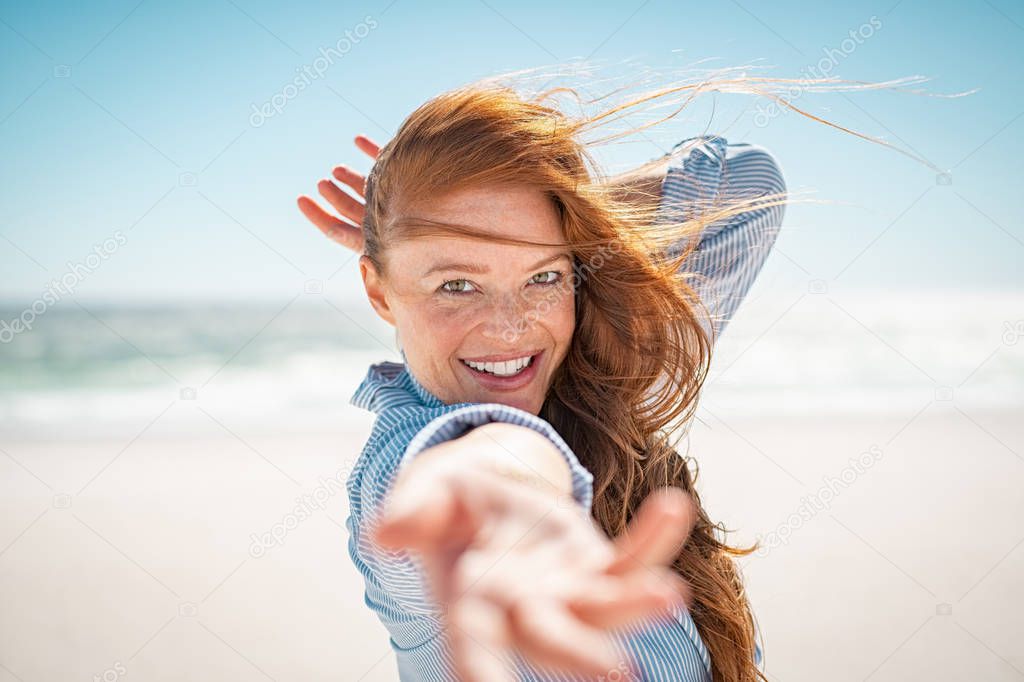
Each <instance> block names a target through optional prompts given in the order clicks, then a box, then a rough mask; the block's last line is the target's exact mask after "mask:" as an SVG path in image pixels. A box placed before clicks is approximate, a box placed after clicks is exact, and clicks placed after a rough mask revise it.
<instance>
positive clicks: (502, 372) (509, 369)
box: [463, 355, 533, 377]
mask: <svg viewBox="0 0 1024 682" xmlns="http://www.w3.org/2000/svg"><path fill="white" fill-rule="evenodd" d="M532 359H533V356H532V355H526V356H524V357H521V358H517V359H515V360H505V361H504V362H471V361H469V360H463V362H465V363H466V364H467V365H469V366H470V367H472V368H473V369H475V370H479V371H481V372H488V373H489V374H493V375H495V376H499V377H510V376H513V375H515V374H519V373H520V372H522V371H523V370H524V369H525V368H526V366H527V365H529V364H530V360H532Z"/></svg>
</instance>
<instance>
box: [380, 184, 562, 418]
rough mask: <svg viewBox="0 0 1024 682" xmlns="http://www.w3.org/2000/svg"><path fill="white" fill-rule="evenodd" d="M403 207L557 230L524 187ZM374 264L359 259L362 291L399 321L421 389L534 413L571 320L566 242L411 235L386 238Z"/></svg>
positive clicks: (516, 232) (481, 223) (494, 224)
mask: <svg viewBox="0 0 1024 682" xmlns="http://www.w3.org/2000/svg"><path fill="white" fill-rule="evenodd" d="M409 213H410V214H412V215H415V216H416V217H419V218H427V219H431V220H438V221H445V222H449V223H459V224H463V225H468V226H471V227H473V228H476V229H477V230H479V231H482V232H486V233H489V234H493V235H500V236H506V237H512V238H516V239H527V240H531V241H537V242H547V243H560V242H562V241H563V239H564V237H563V234H562V228H561V222H560V220H559V216H558V212H557V209H556V207H555V205H554V204H553V202H552V201H551V200H550V198H548V197H547V196H545V195H544V193H542V192H541V191H540V190H537V189H532V188H525V187H517V186H503V187H479V188H471V189H465V190H460V191H458V192H453V193H450V194H448V195H446V196H444V197H442V198H439V199H438V200H436V201H433V202H431V203H430V204H429V205H428V206H422V207H416V208H415V209H414V210H411V211H409ZM383 261H384V269H385V272H383V273H380V272H377V271H376V269H375V268H374V267H373V264H372V263H370V262H369V260H368V259H366V258H363V259H361V260H360V270H361V272H362V275H363V281H364V284H365V285H366V291H367V295H368V296H369V298H370V302H371V304H372V305H373V306H374V309H375V310H376V311H377V313H378V314H379V315H380V316H381V317H382V318H384V319H385V320H387V321H388V322H390V323H391V324H393V325H394V326H395V327H396V328H397V330H398V337H399V340H400V341H401V344H402V348H403V350H404V351H405V356H406V360H407V362H408V367H409V370H410V371H411V372H412V374H413V376H414V377H416V379H417V381H419V382H420V383H421V384H422V385H423V387H424V388H426V389H427V390H428V391H430V392H431V393H433V394H434V395H436V396H437V397H438V398H440V399H441V400H442V401H444V402H445V403H447V404H451V403H456V402H486V403H501V404H504V405H510V406H513V407H518V408H520V409H523V410H526V411H528V412H531V413H532V414H537V413H538V412H539V411H540V408H541V406H542V405H543V403H544V398H545V396H546V395H547V391H548V388H549V387H550V386H551V380H552V377H553V376H554V373H555V370H556V369H557V368H558V367H559V366H560V365H561V363H562V360H563V359H564V358H565V355H566V353H567V352H568V349H569V344H570V341H571V340H572V333H573V329H574V328H575V324H576V320H575V312H574V310H575V308H574V302H575V297H574V291H573V287H572V267H571V266H572V260H571V255H570V254H569V252H568V251H567V249H566V247H564V246H561V247H557V246H556V247H537V246H520V245H512V244H501V243H496V242H490V241H484V240H479V239H470V238H465V237H460V236H452V237H448V236H445V237H419V238H414V239H406V240H401V241H398V242H397V243H394V244H391V245H389V246H388V248H387V250H386V252H385V253H384V254H383Z"/></svg>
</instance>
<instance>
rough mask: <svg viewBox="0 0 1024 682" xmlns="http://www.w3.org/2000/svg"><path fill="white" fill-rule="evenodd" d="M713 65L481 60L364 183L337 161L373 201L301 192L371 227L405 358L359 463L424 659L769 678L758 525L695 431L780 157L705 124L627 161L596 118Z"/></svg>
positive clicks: (406, 128)
mask: <svg viewBox="0 0 1024 682" xmlns="http://www.w3.org/2000/svg"><path fill="white" fill-rule="evenodd" d="M723 82H725V81H724V80H723ZM729 82H732V81H729ZM765 85H766V83H765V82H763V81H762V82H759V83H756V84H752V89H753V90H757V89H758V88H763V87H765ZM755 86H756V87H755ZM707 87H708V83H707V82H702V83H699V84H688V85H681V86H678V87H674V88H665V89H662V90H659V91H656V92H653V93H649V94H647V95H644V96H641V97H637V98H635V99H634V100H632V101H631V102H629V103H627V104H626V105H619V106H610V107H609V108H608V109H606V110H605V111H602V112H599V113H598V114H596V115H593V116H584V117H580V118H572V117H570V116H568V115H567V114H565V113H564V112H563V111H561V110H560V109H558V108H555V107H553V106H549V105H548V104H546V103H545V102H547V101H548V100H549V98H550V97H551V96H552V95H554V94H555V93H556V92H557V91H558V90H557V89H556V90H553V91H550V92H547V93H542V94H540V95H538V96H537V97H533V98H528V97H524V96H522V95H520V94H519V93H518V92H517V91H516V90H515V89H513V88H511V87H508V86H504V85H497V84H495V83H493V82H487V83H477V84H473V85H470V86H467V87H464V88H459V89H456V90H454V91H451V92H448V93H444V94H442V95H439V96H438V97H435V98H434V99H432V100H430V101H428V102H427V103H425V104H424V105H422V106H421V107H420V108H418V109H417V110H416V111H414V112H413V113H412V114H411V115H410V116H409V117H408V118H407V119H406V121H405V122H404V123H403V124H402V126H401V128H400V129H399V131H398V133H397V134H396V135H395V137H394V139H392V140H391V141H389V142H388V143H387V144H386V145H385V146H384V148H383V149H379V148H377V147H376V145H375V144H373V143H372V142H370V141H369V140H367V139H366V138H357V145H358V146H360V147H361V148H362V149H363V150H364V151H366V152H367V153H369V154H370V155H371V156H373V157H374V158H375V159H376V162H375V164H374V166H373V169H372V170H371V172H370V174H369V176H368V177H367V178H366V179H365V183H364V180H363V178H362V177H361V176H359V175H358V174H356V173H354V172H353V171H351V170H349V169H347V168H344V167H339V168H338V169H335V172H334V176H335V178H336V179H337V180H339V181H340V182H342V183H343V184H346V185H348V186H349V187H351V188H352V189H354V190H355V191H356V193H357V194H364V195H365V208H363V206H362V205H361V204H360V203H359V202H357V201H355V199H354V198H353V197H352V196H350V195H349V194H347V193H345V192H343V191H342V190H341V189H340V188H339V187H338V186H337V185H335V184H334V183H333V182H330V181H324V182H322V183H321V184H320V192H321V194H322V195H323V196H324V197H325V198H327V199H328V200H329V201H330V202H331V203H332V205H334V206H335V208H337V209H338V211H339V212H340V213H341V214H342V216H345V217H347V218H348V220H343V219H338V218H336V217H333V216H330V215H329V214H327V213H326V212H324V211H323V210H322V209H320V208H319V207H318V206H317V205H316V203H315V202H313V201H312V200H311V199H309V198H307V197H302V198H300V200H299V206H300V208H301V209H302V211H303V212H304V213H305V214H306V215H307V216H308V217H309V218H310V219H311V220H312V221H313V222H314V223H316V224H317V226H318V227H320V228H321V229H322V230H323V231H324V232H325V233H327V234H328V235H329V236H331V237H333V238H334V239H336V240H337V241H339V242H341V243H343V244H345V245H347V246H349V247H351V248H354V249H356V250H358V251H361V252H362V256H361V258H360V272H361V274H362V277H363V281H364V284H365V288H366V293H367V296H368V298H369V300H370V302H371V304H372V305H373V308H374V309H375V310H376V312H377V313H378V314H379V315H380V316H381V317H382V318H383V319H385V320H386V321H387V322H389V323H390V324H392V325H394V326H395V328H396V329H397V334H398V339H399V341H400V345H401V348H402V354H403V357H404V360H405V363H404V364H397V363H382V364H379V365H374V366H373V367H371V368H370V371H369V373H368V374H367V377H366V379H365V380H364V381H363V383H362V384H361V385H360V387H359V388H358V390H357V391H356V394H355V396H354V397H353V403H354V404H356V405H358V406H361V407H364V408H366V409H369V410H372V411H374V412H376V413H377V414H378V418H377V420H376V422H375V424H374V428H373V432H372V434H371V436H370V439H369V441H368V442H367V444H366V446H365V448H364V450H363V452H362V455H361V456H360V459H359V462H358V463H357V465H356V467H355V468H354V470H353V473H352V476H351V477H350V479H349V481H348V484H349V497H350V504H351V516H350V518H349V520H348V528H349V531H350V534H351V537H350V542H349V550H350V554H351V556H352V559H353V561H354V562H355V563H356V565H357V567H358V568H359V569H360V571H361V572H362V573H363V575H364V577H365V579H366V601H367V604H368V605H370V606H371V608H373V609H374V610H375V611H376V612H377V614H378V615H379V617H380V619H381V621H382V622H383V623H384V625H385V626H386V627H387V628H388V629H389V631H390V632H391V636H392V637H391V639H392V645H393V648H394V650H395V653H396V656H397V659H398V666H399V672H400V675H401V678H402V680H406V681H408V680H447V679H453V678H458V679H467V680H488V681H490V680H504V679H524V680H541V679H572V680H576V679H585V678H593V677H595V676H596V677H599V678H601V679H615V678H616V676H617V677H618V678H619V679H623V678H624V677H625V676H626V675H628V674H636V675H638V676H639V677H640V678H641V679H645V680H665V681H667V680H673V681H679V680H710V679H714V680H716V681H718V680H726V681H730V682H734V681H735V682H739V681H748V680H755V679H765V678H764V675H763V673H762V672H761V671H760V670H759V668H758V665H759V664H760V662H761V658H762V657H761V650H760V646H759V645H758V643H757V632H756V628H755V626H754V619H753V617H752V614H751V611H750V606H749V604H748V602H747V598H746V594H745V591H744V589H743V584H742V580H741V577H740V575H739V573H738V571H737V570H736V567H735V565H734V563H733V557H735V556H737V555H742V554H747V553H749V552H752V551H754V549H755V548H747V549H736V548H732V547H729V546H728V545H726V544H725V543H724V541H723V540H722V539H721V537H720V536H719V534H718V533H716V531H718V532H722V529H721V528H720V527H718V526H717V525H716V524H714V523H712V522H711V520H710V519H709V518H708V516H707V514H706V512H705V511H704V509H703V508H702V506H701V503H700V499H699V496H698V494H697V492H696V490H695V489H694V486H693V479H692V477H691V473H690V471H689V469H688V467H687V464H686V462H685V460H684V459H683V458H682V457H681V456H680V455H679V454H678V452H677V451H676V450H675V448H674V447H673V445H672V443H673V438H674V435H673V434H674V432H675V430H676V429H677V428H678V427H679V426H681V425H683V424H685V423H686V421H687V420H688V419H689V418H690V417H691V416H692V415H693V412H694V410H695V408H696V403H697V398H698V395H699V392H700V388H701V385H702V383H703V380H704V376H705V374H706V371H707V367H708V363H709V360H710V353H711V348H712V346H713V343H714V341H715V339H716V338H717V337H718V336H719V335H720V333H721V332H722V330H723V329H724V328H725V325H726V324H727V322H728V319H729V318H730V317H731V315H732V313H733V312H734V311H735V310H736V308H737V306H738V305H739V303H740V301H742V299H743V297H744V295H745V294H746V292H747V291H748V289H749V288H750V286H751V284H752V283H753V281H754V279H755V277H756V275H757V273H758V271H759V270H760V269H761V266H762V264H763V263H764V260H765V258H766V257H767V254H768V252H769V250H770V248H771V246H772V244H773V243H774V241H775V237H776V235H777V233H778V230H779V227H780V226H781V222H782V218H783V208H784V205H785V203H786V202H787V200H788V199H787V195H786V187H785V183H784V182H783V179H782V173H781V170H780V168H779V166H778V164H777V163H776V161H775V159H774V158H773V157H772V155H771V154H769V153H768V152H767V151H766V150H765V149H763V148H761V147H758V146H756V145H752V144H748V143H729V142H727V141H726V140H725V139H723V138H721V137H718V136H701V137H695V138H688V139H685V140H683V141H682V142H680V143H679V144H677V145H676V146H675V147H674V148H673V150H672V152H671V153H670V154H668V155H666V157H664V158H661V159H655V160H653V161H652V162H650V163H649V164H646V165H644V166H642V167H641V168H639V169H637V170H636V171H634V172H630V173H628V174H626V175H624V176H620V177H618V178H614V179H609V178H607V177H605V176H604V175H603V174H602V173H601V170H600V168H598V167H597V165H596V164H595V163H594V162H593V160H592V158H591V157H590V156H589V154H588V151H587V148H588V144H595V143H596V142H591V143H585V142H584V141H583V137H584V136H585V135H588V134H590V133H592V132H594V131H600V130H602V129H603V128H602V127H603V126H605V125H607V124H609V123H612V122H615V121H617V120H619V115H621V112H623V111H625V110H628V109H630V108H633V107H637V106H639V105H642V104H644V103H647V102H653V101H657V100H659V99H662V98H667V99H668V100H669V101H670V102H672V101H673V100H672V96H678V97H680V98H682V99H683V100H684V102H685V98H688V97H691V96H692V95H693V94H694V93H695V92H699V91H700V90H701V89H704V88H707ZM833 87H834V84H833ZM677 111H678V110H677ZM670 117H671V115H670V116H669V118H670ZM621 136H622V134H621V133H620V134H612V135H610V136H606V137H605V138H601V140H600V141H608V140H610V139H615V138H617V137H621Z"/></svg>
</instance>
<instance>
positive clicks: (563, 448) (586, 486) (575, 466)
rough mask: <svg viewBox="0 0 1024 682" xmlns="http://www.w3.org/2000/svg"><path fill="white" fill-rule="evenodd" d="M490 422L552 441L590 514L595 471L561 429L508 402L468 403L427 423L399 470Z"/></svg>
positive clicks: (575, 497) (575, 492)
mask: <svg viewBox="0 0 1024 682" xmlns="http://www.w3.org/2000/svg"><path fill="white" fill-rule="evenodd" d="M490 422H506V423H509V424H515V425H517V426H525V427H527V428H531V429H533V430H534V431H536V432H537V433H539V434H541V435H542V436H544V437H546V438H547V439H548V440H550V441H551V442H552V444H554V446H555V448H556V449H557V450H558V452H559V453H561V455H562V457H564V458H565V461H566V463H567V464H568V465H569V473H570V474H571V476H572V496H573V500H575V502H576V503H577V504H578V505H580V506H581V507H582V508H583V509H585V510H586V512H587V514H590V513H591V509H592V506H593V500H594V476H593V474H591V473H590V472H589V471H588V470H587V469H586V467H584V466H583V465H582V464H580V461H579V459H578V458H577V457H576V454H575V453H574V452H573V451H572V449H571V448H570V447H569V445H568V444H567V443H566V442H565V441H564V440H563V439H562V437H561V436H560V435H558V432H557V431H555V428H554V427H553V426H551V424H549V423H548V422H546V421H544V420H543V419H541V418H540V417H537V416H536V415H533V414H530V413H529V412H527V411H525V410H520V409H519V408H515V407H510V406H508V405H501V404H499V403H482V404H473V405H466V406H464V407H459V408H456V409H454V410H452V411H451V412H446V413H445V414H442V415H441V416H439V417H437V418H435V419H434V420H433V421H431V422H430V423H428V424H427V425H426V426H424V427H423V428H422V429H421V430H420V431H419V433H417V434H416V436H414V437H413V439H412V440H411V441H410V442H409V445H408V446H407V447H406V449H405V453H404V454H403V455H402V460H401V462H399V469H401V468H402V467H404V466H405V465H406V463H407V462H408V461H409V460H411V459H412V458H413V457H416V456H417V455H418V454H419V453H421V452H423V451H424V450H426V449H427V448H430V447H432V446H434V445H437V444H438V443H443V442H445V441H449V440H452V439H454V438H458V437H459V436H461V435H463V434H465V433H466V432H467V431H471V430H472V429H474V428H476V427H477V426H483V425H484V424H487V423H490Z"/></svg>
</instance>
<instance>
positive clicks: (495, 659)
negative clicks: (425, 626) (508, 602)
mask: <svg viewBox="0 0 1024 682" xmlns="http://www.w3.org/2000/svg"><path fill="white" fill-rule="evenodd" d="M448 614H449V617H448V622H449V624H450V625H451V642H452V658H453V659H454V662H455V667H456V675H457V678H458V679H460V680H468V681H470V682H491V680H495V681H497V682H502V681H504V680H509V679H511V678H510V674H509V670H508V666H507V661H506V659H505V658H503V656H504V655H505V653H506V652H507V651H508V646H509V642H510V638H509V631H508V622H507V618H506V615H505V610H504V609H503V608H501V607H500V606H498V605H496V604H494V603H492V602H490V601H488V600H486V599H483V598H480V597H478V596H476V595H466V596H463V597H461V598H459V599H458V600H456V601H455V602H454V603H452V604H450V605H449V609H448Z"/></svg>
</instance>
